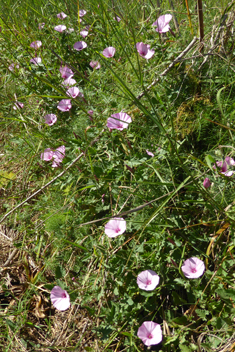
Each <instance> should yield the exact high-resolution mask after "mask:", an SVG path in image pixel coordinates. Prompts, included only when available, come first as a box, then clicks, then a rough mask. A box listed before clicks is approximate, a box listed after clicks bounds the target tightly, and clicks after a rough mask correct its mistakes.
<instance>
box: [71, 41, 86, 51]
mask: <svg viewBox="0 0 235 352" xmlns="http://www.w3.org/2000/svg"><path fill="white" fill-rule="evenodd" d="M73 47H74V49H75V50H78V51H80V50H82V49H85V48H86V47H87V43H85V42H83V41H80V42H76V43H75V44H74V46H73Z"/></svg>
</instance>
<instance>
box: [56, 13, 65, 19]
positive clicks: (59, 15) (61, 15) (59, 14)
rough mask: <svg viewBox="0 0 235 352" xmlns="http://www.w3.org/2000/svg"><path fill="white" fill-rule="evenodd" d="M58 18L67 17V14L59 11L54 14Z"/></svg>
mask: <svg viewBox="0 0 235 352" xmlns="http://www.w3.org/2000/svg"><path fill="white" fill-rule="evenodd" d="M56 16H57V17H58V18H60V19H61V20H63V19H64V18H66V17H67V15H66V14H65V13H64V12H60V13H58V14H57V15H56Z"/></svg>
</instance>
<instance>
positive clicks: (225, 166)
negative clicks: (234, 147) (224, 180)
mask: <svg viewBox="0 0 235 352" xmlns="http://www.w3.org/2000/svg"><path fill="white" fill-rule="evenodd" d="M234 165H235V161H234V160H233V159H232V158H230V157H229V156H226V158H225V161H224V162H223V161H216V165H213V169H216V166H217V167H218V168H220V170H219V172H220V173H221V174H223V175H225V176H227V177H230V176H232V175H233V174H234V171H228V166H234Z"/></svg>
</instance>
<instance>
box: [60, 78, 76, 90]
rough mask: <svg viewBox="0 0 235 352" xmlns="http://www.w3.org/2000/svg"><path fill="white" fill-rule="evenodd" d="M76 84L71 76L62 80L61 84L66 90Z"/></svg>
mask: <svg viewBox="0 0 235 352" xmlns="http://www.w3.org/2000/svg"><path fill="white" fill-rule="evenodd" d="M76 83H77V82H76V81H75V79H73V78H72V76H69V77H68V78H67V79H65V80H64V82H62V85H63V86H64V87H66V88H69V87H71V86H73V85H74V84H76Z"/></svg>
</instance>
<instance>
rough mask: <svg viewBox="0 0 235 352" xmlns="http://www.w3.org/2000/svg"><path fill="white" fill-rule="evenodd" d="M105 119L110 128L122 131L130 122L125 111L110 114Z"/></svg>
mask: <svg viewBox="0 0 235 352" xmlns="http://www.w3.org/2000/svg"><path fill="white" fill-rule="evenodd" d="M111 116H112V117H109V118H108V120H107V127H108V128H109V129H110V130H113V129H116V130H119V131H122V130H123V129H124V128H127V127H128V125H129V123H131V121H132V120H131V117H130V116H129V115H127V114H126V113H125V112H119V113H118V114H113V115H111Z"/></svg>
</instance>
